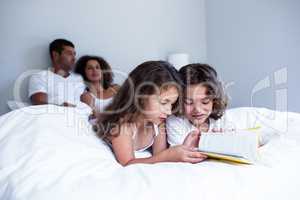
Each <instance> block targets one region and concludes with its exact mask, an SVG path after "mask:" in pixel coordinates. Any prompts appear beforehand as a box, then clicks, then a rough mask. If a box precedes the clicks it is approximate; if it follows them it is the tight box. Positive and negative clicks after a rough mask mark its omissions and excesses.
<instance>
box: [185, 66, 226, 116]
mask: <svg viewBox="0 0 300 200" xmlns="http://www.w3.org/2000/svg"><path fill="white" fill-rule="evenodd" d="M179 74H180V75H181V78H182V81H183V83H184V87H185V89H186V88H187V87H188V86H189V85H195V84H201V85H202V86H204V87H206V93H207V95H208V96H209V97H211V98H212V101H213V110H212V113H211V115H210V117H211V118H213V119H215V120H217V119H219V118H221V117H222V116H223V114H224V112H225V109H226V107H227V105H228V98H227V95H226V94H225V92H224V88H223V86H222V83H221V82H220V81H219V80H218V77H217V76H218V74H217V72H216V70H215V69H214V68H213V67H211V66H209V65H208V64H200V63H194V64H189V65H186V66H183V67H182V68H181V69H180V70H179ZM179 114H183V113H182V110H181V113H179Z"/></svg>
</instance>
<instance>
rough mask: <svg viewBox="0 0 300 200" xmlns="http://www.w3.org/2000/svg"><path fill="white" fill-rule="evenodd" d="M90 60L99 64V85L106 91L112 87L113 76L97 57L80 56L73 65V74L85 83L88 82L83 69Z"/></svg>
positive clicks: (103, 62) (109, 69) (104, 62)
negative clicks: (100, 75) (100, 73)
mask: <svg viewBox="0 0 300 200" xmlns="http://www.w3.org/2000/svg"><path fill="white" fill-rule="evenodd" d="M90 60H96V61H97V62H98V63H99V65H100V68H101V71H102V79H101V84H102V86H103V88H104V89H108V88H109V87H110V86H111V85H112V82H113V77H114V75H113V72H112V70H111V67H110V65H109V64H108V62H106V61H105V60H104V59H103V58H101V57H99V56H89V55H86V56H82V57H81V58H79V59H78V61H77V63H76V65H75V70H74V72H75V73H77V74H80V75H81V76H82V77H83V79H84V80H85V81H87V82H89V80H88V79H87V77H86V74H85V67H86V64H87V62H88V61H90Z"/></svg>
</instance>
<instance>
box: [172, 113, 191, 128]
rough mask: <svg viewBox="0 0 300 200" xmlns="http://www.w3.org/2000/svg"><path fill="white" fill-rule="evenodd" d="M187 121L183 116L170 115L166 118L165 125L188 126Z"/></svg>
mask: <svg viewBox="0 0 300 200" xmlns="http://www.w3.org/2000/svg"><path fill="white" fill-rule="evenodd" d="M189 123H190V122H189V120H188V119H187V118H186V117H184V116H176V115H171V116H169V117H168V118H167V121H166V125H167V126H168V125H174V124H178V125H185V124H189Z"/></svg>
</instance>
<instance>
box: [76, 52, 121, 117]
mask: <svg viewBox="0 0 300 200" xmlns="http://www.w3.org/2000/svg"><path fill="white" fill-rule="evenodd" d="M75 72H76V73H78V74H80V75H81V76H82V77H83V79H84V80H85V81H86V84H87V88H86V91H85V92H84V93H83V94H82V95H81V97H80V100H81V101H82V102H84V103H86V104H87V105H89V106H90V107H91V108H92V109H93V111H94V113H99V112H102V111H103V110H104V108H105V107H106V106H107V105H108V104H109V103H110V102H111V101H112V98H113V96H114V95H115V94H116V93H117V91H118V89H119V86H118V85H114V84H112V82H113V72H112V71H111V67H110V65H109V64H108V63H107V62H106V61H105V60H104V59H103V58H101V57H98V56H82V57H81V58H80V59H79V60H78V61H77V63H76V67H75Z"/></svg>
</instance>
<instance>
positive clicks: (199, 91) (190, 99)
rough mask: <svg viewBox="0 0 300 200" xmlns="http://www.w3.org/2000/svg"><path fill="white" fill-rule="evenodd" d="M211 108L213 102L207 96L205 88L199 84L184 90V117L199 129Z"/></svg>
mask: <svg viewBox="0 0 300 200" xmlns="http://www.w3.org/2000/svg"><path fill="white" fill-rule="evenodd" d="M212 108H213V100H212V99H211V98H209V96H208V95H207V88H206V87H205V86H203V85H201V84H195V85H190V86H188V87H187V88H186V91H185V97H184V113H185V116H186V117H187V118H188V119H189V120H190V121H191V122H192V123H193V125H194V126H196V127H199V126H201V125H202V124H203V123H205V122H206V121H207V119H208V118H209V116H210V114H211V112H212Z"/></svg>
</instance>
